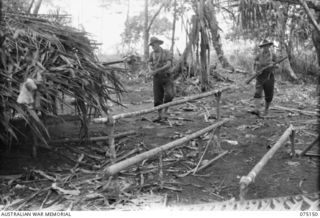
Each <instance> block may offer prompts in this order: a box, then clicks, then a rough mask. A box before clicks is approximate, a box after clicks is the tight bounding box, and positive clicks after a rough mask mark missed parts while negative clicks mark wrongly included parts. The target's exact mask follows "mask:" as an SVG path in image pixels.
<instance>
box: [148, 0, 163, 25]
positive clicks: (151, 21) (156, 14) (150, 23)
mask: <svg viewBox="0 0 320 218" xmlns="http://www.w3.org/2000/svg"><path fill="white" fill-rule="evenodd" d="M163 7H164V3H162V4H161V5H160V7H159V9H158V10H157V11H156V13H155V14H154V15H153V17H152V18H151V20H150V22H149V25H148V27H147V30H148V31H150V29H151V26H152V24H153V22H154V20H155V19H156V17H157V16H158V15H159V13H160V11H161V10H162V8H163Z"/></svg>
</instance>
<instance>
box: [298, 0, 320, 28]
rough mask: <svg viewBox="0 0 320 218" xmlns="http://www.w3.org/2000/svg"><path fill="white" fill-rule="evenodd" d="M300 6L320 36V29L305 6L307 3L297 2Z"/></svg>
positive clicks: (302, 0)
mask: <svg viewBox="0 0 320 218" xmlns="http://www.w3.org/2000/svg"><path fill="white" fill-rule="evenodd" d="M299 2H300V4H301V5H302V7H303V8H304V10H305V11H306V13H307V15H308V17H309V19H310V20H311V23H312V24H313V26H314V28H315V29H316V30H317V31H318V33H319V34H320V27H319V25H318V24H317V21H316V20H315V19H314V17H313V16H312V14H311V11H310V9H309V7H308V5H307V3H306V2H305V1H304V0H299Z"/></svg>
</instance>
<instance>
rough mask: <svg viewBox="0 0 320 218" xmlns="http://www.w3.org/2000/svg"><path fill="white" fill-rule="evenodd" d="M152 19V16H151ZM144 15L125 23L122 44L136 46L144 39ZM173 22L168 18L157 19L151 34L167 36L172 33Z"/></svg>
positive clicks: (134, 17)
mask: <svg viewBox="0 0 320 218" xmlns="http://www.w3.org/2000/svg"><path fill="white" fill-rule="evenodd" d="M149 19H151V15H149ZM143 20H144V14H143V13H141V14H139V15H138V16H133V17H131V18H130V19H129V20H127V22H126V23H125V29H124V32H123V33H122V34H121V39H122V43H123V44H126V45H129V46H131V45H136V44H137V43H138V42H139V41H140V40H141V39H142V37H143ZM171 26H172V22H171V21H169V19H168V18H166V17H157V18H156V19H155V20H154V22H153V25H152V26H151V28H150V34H154V35H166V34H169V33H170V30H171Z"/></svg>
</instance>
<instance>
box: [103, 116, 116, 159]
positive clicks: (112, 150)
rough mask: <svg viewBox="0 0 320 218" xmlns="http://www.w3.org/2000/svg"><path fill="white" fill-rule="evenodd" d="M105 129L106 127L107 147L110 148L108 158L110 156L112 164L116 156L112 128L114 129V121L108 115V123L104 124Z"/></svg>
mask: <svg viewBox="0 0 320 218" xmlns="http://www.w3.org/2000/svg"><path fill="white" fill-rule="evenodd" d="M105 125H106V127H107V131H108V135H109V139H108V141H109V146H110V156H111V163H112V164H114V163H115V161H116V158H117V154H116V147H115V144H114V128H115V120H114V119H113V118H112V116H111V115H109V122H108V123H105ZM106 156H108V155H107V151H106Z"/></svg>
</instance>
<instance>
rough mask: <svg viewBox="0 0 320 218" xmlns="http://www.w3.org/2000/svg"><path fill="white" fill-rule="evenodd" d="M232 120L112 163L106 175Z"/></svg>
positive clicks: (107, 168)
mask: <svg viewBox="0 0 320 218" xmlns="http://www.w3.org/2000/svg"><path fill="white" fill-rule="evenodd" d="M230 120H231V119H224V120H222V121H219V122H217V123H215V124H213V125H211V126H209V127H206V128H204V129H202V130H199V131H197V132H195V133H192V134H190V135H188V136H185V137H183V138H181V139H178V140H175V141H173V142H170V143H168V144H165V145H162V146H160V147H158V148H154V149H151V150H149V151H146V152H144V153H142V154H139V155H137V156H134V157H131V158H129V159H127V160H124V161H121V162H119V163H116V164H114V165H111V166H109V167H106V168H105V169H104V171H105V173H106V175H109V176H112V175H115V174H117V173H118V172H120V171H121V170H124V169H126V168H128V167H130V166H132V165H134V164H137V163H139V162H141V161H143V160H145V159H148V158H151V157H153V156H155V155H157V154H159V153H161V152H163V151H166V150H168V149H171V148H174V147H176V146H178V145H181V144H183V143H185V142H187V141H190V140H191V139H194V138H196V137H199V136H200V135H203V134H204V133H207V132H209V131H211V130H213V129H215V128H217V127H219V126H221V125H223V124H224V123H226V122H228V121H230Z"/></svg>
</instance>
